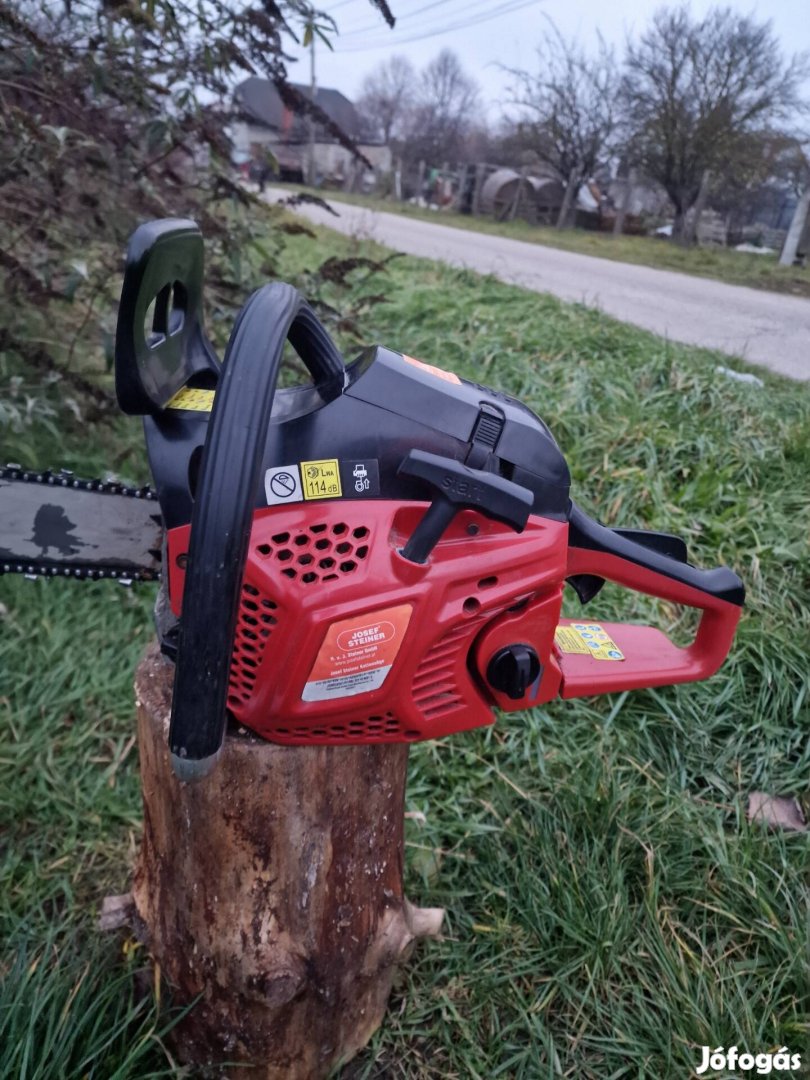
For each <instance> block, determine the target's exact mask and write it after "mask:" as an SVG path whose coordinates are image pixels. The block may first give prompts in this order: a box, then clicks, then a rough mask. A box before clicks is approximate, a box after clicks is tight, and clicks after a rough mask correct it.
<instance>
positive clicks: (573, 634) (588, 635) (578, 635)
mask: <svg viewBox="0 0 810 1080" xmlns="http://www.w3.org/2000/svg"><path fill="white" fill-rule="evenodd" d="M554 644H555V645H556V646H557V648H558V649H559V650H560V652H564V653H579V654H580V655H586V656H592V657H593V658H594V660H624V653H623V652H622V651H621V649H620V648H619V646H618V645H617V644H616V642H615V641H613V639H612V638H610V637H609V636H608V635H607V633H606V632H605V630H604V628H603V627H601V626H600V625H599V623H571V625H570V626H558V627H557V629H556V630H555V631H554Z"/></svg>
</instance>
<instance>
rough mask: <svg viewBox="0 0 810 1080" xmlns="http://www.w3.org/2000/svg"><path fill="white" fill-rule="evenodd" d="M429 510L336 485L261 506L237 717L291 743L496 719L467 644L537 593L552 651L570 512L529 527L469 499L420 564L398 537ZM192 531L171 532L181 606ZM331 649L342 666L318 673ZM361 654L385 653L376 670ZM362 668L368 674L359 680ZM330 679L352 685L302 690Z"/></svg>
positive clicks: (414, 736)
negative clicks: (517, 528) (321, 495)
mask: <svg viewBox="0 0 810 1080" xmlns="http://www.w3.org/2000/svg"><path fill="white" fill-rule="evenodd" d="M425 509H426V507H425V504H424V503H410V504H408V503H404V504H403V503H399V502H389V501H365V502H364V501H360V500H340V501H330V502H325V503H319V504H317V505H313V504H311V503H310V504H303V503H302V504H299V505H297V506H296V507H281V508H278V507H269V508H267V509H264V510H258V511H256V514H255V516H254V520H253V529H252V531H251V536H250V544H249V549H248V556H247V562H246V568H245V574H244V579H243V585H242V596H241V601H240V606H239V617H238V623H237V631H236V640H235V646H234V654H233V661H232V666H231V679H230V692H229V696H228V707H229V709H230V710H231V712H232V713H233V715H234V717H235V718H236V719H237V720H238V721H239V722H241V723H243V724H244V725H245V726H246V727H249V728H251V729H252V730H253V731H255V732H257V733H258V734H259V735H262V736H264V737H265V738H268V739H272V740H273V741H274V742H280V743H296V744H300V743H309V742H318V743H335V744H346V743H368V742H402V741H412V740H418V739H429V738H434V737H436V736H440V735H449V734H452V733H453V732H456V731H462V730H466V729H467V728H473V727H479V726H481V725H484V724H489V723H491V722H492V720H493V713H492V706H493V704H495V701H496V699H495V697H494V695H493V694H492V693H491V692H490V691H489V690H488V688H487V687H486V685H485V683H484V680H483V678H482V677H481V675H480V674H479V673H478V672H477V671H476V670H475V668H474V667H473V665H472V664H471V663H470V660H469V658H470V657H471V655H472V651H473V646H474V644H475V641H476V639H477V637H478V636H479V635H480V634H481V633H482V631H483V630H484V629H485V628H489V627H490V625H491V624H492V621H493V620H494V619H498V617H499V616H503V615H504V613H505V612H506V611H507V609H509V608H511V607H514V606H515V605H516V604H518V603H521V604H525V608H526V609H528V608H529V606H532V607H533V608H534V607H536V606H537V605H539V606H540V607H541V608H542V611H543V615H542V620H541V621H542V627H543V629H542V631H541V635H540V636H541V637H542V639H543V641H542V645H541V647H542V649H543V652H542V653H541V659H544V660H545V661H547V660H548V657H549V655H550V652H551V642H552V638H553V633H554V627H555V626H556V625H557V620H558V617H559V611H560V603H561V597H562V585H563V579H564V576H565V566H566V558H567V535H568V526H567V524H566V523H565V522H556V521H551V520H548V519H546V518H539V517H535V518H531V519H530V521H529V523H528V525H527V527H526V529H525V530H524V532H523V533H521V534H519V535H518V534H516V533H515V532H513V531H512V530H511V529H510V528H508V527H507V526H504V525H500V524H498V523H496V522H493V521H490V520H489V519H488V518H485V517H483V516H481V515H480V514H477V513H474V512H472V511H462V512H461V513H460V514H458V516H457V517H456V518H455V520H454V521H453V523H452V525H451V526H450V528H449V529H448V530H447V532H446V533H445V535H444V537H443V538H442V540H441V541H440V542H439V544H437V546H436V547H435V549H434V551H433V553H432V555H431V559H430V562H429V563H428V564H425V565H417V564H415V563H412V562H408V561H407V560H406V559H403V558H402V556H401V555H400V554H399V553H398V549H399V548H401V547H402V546H403V544H404V543H405V541H406V539H407V538H408V536H409V535H410V534H411V532H412V531H413V529H414V528H415V526H416V524H417V522H418V521H419V519H420V518H421V516H422V515H423V513H424V511H425ZM189 533H190V527H189V526H183V527H181V528H177V529H173V530H171V531H170V532H169V534H168V557H169V591H170V597H171V603H172V609H173V610H174V612H175V614H178V615H179V614H180V606H181V597H182V592H183V583H184V577H185V574H184V571H183V563H184V559H183V558H182V556H183V555H185V553H186V552H187V550H188V538H189ZM406 607H410V609H411V610H410V612H407V611H405V612H403V611H402V610H401V609H403V608H406ZM404 622H407V625H405V626H403V623H404ZM344 623H345V624H346V626H343V624H344ZM335 624H340V625H339V626H338V628H337V629H336V630H335V629H334V628H335ZM391 628H393V634H392V630H391ZM330 629H332V637H331V638H330V637H329V635H330ZM347 631H348V633H347ZM386 635H387V637H386ZM372 638H376V639H377V640H371V639H372ZM332 639H334V640H332ZM342 646H347V648H346V653H347V656H348V660H347V658H346V657H344V656H343V655H342V653H341V647H342ZM375 650H376V653H375ZM333 657H334V658H335V660H334V664H335V665H336V667H335V670H336V671H338V672H339V674H337V676H336V677H335V678H334V679H331V680H330V679H329V678H325V679H324V678H320V677H319V676H322V675H323V674H324V673H325V674H327V675H328V673H329V672H328V670H327V669H328V668H329V665H330V664H331V663H332V662H333V661H332V658H333ZM366 657H370V658H369V659H365V658H366ZM380 660H382V661H385V663H382V664H381V663H379V661H380ZM344 661H346V662H345V663H344ZM341 663H344V666H343V667H341V666H340V665H341ZM364 663H365V664H367V665H373V664H375V663H376V664H377V666H376V667H371V677H370V678H369V677H368V673H367V672H364V671H363V664H364ZM352 664H354V666H355V668H357V669H358V670H354V671H353V670H352ZM382 667H388V668H389V670H388V671H387V672H386V673H385V674H384V675H381V674H380V672H381V668H382ZM364 677H365V678H366V684H365V685H366V686H369V685H370V686H371V687H372V688H370V689H364V688H363V679H364ZM381 677H382V678H383V681H382V684H381V685H379V686H376V687H374V682H375V680H379V679H380V678H381ZM353 679H354V680H355V683H353V682H352V680H353ZM313 686H314V687H315V689H314V690H312V689H311V688H312V687H313ZM308 687H309V688H310V689H309V690H308V689H307V688H308ZM332 689H334V690H336V692H337V694H338V695H341V696H334V697H324V696H320V697H318V698H316V699H315V700H305V695H306V694H308V693H316V694H321V695H323V694H329V693H331V691H332ZM344 691H345V692H346V694H345V696H343V692H344ZM349 691H351V693H350V694H349V693H348V692H349ZM554 692H555V693H556V689H555V691H554ZM549 696H553V694H551V695H549ZM511 707H512V708H519V707H523V706H522V704H519V703H517V702H513V703H511Z"/></svg>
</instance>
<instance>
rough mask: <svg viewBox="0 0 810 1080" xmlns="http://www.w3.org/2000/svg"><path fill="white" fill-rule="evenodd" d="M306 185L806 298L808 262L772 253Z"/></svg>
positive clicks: (383, 207)
mask: <svg viewBox="0 0 810 1080" xmlns="http://www.w3.org/2000/svg"><path fill="white" fill-rule="evenodd" d="M302 190H309V191H311V192H312V193H313V194H316V195H320V196H321V197H323V198H326V199H327V200H328V201H330V202H331V201H335V202H347V203H352V204H354V205H357V206H367V207H369V208H370V209H372V210H379V211H383V212H385V213H389V214H400V215H403V216H405V217H414V218H418V219H420V220H422V221H432V222H434V223H435V222H439V223H441V224H442V225H449V226H452V227H453V228H454V229H469V230H471V231H473V232H482V233H489V234H490V235H493V236H506V237H509V238H510V239H512V240H523V241H525V242H527V243H530V244H545V245H547V246H548V247H554V248H561V249H562V250H564V251H573V252H577V253H578V254H580V255H594V256H596V257H597V258H600V259H614V260H616V261H617V262H628V263H635V264H637V265H640V266H652V267H655V269H657V270H674V271H677V272H678V273H681V274H694V275H696V276H697V277H708V278H714V279H715V280H717V281H724V282H726V283H727V284H729V285H747V286H749V287H750V288H754V289H766V290H770V291H772V292H781V293H789V294H790V295H793V296H804V297H808V298H810V267H804V268H802V267H790V266H780V265H779V263H778V262H777V256H776V255H750V254H746V253H744V252H740V251H734V250H732V249H729V248H709V247H701V248H698V247H695V248H684V247H680V246H679V245H678V244H673V243H671V242H668V241H666V240H661V239H659V238H656V237H648V236H617V237H614V236H612V235H610V234H608V233H599V232H592V231H590V230H586V229H565V230H562V231H560V230H557V229H554V228H551V227H549V226H538V225H530V224H529V223H528V222H526V221H520V220H518V221H495V220H494V219H493V218H491V217H483V216H481V217H472V216H470V215H469V214H459V213H456V212H455V211H453V210H442V211H436V210H428V209H426V208H424V207H418V206H412V205H411V204H410V203H402V202H397V201H396V200H395V199H382V198H378V197H374V196H368V195H353V194H347V193H344V192H342V191H336V192H328V191H327V192H324V191H316V190H315V189H314V188H311V189H306V188H304V189H302Z"/></svg>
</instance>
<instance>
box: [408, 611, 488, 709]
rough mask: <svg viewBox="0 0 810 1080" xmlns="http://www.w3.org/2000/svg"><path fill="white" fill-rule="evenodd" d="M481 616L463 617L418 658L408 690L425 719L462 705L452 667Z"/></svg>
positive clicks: (462, 701)
mask: <svg viewBox="0 0 810 1080" xmlns="http://www.w3.org/2000/svg"><path fill="white" fill-rule="evenodd" d="M481 621H482V617H480V616H479V618H477V619H467V620H466V621H465V622H464V623H463V624H462V625H460V626H457V627H456V628H455V629H453V630H451V631H450V632H449V633H447V634H445V636H444V637H443V638H442V639H441V640H440V641H438V642H437V643H436V644H435V645H434V646H433V648H432V649H431V650H430V652H429V653H427V655H426V656H425V658H424V659H423V660H422V663H421V664H420V665H419V667H418V668H417V671H416V674H415V675H414V677H413V683H412V684H411V690H412V693H413V700H414V703H415V705H416V707H417V708H418V709H420V710H421V712H422V714H423V716H424V717H425V719H426V720H438V719H439V717H442V716H446V715H447V714H448V713H451V712H455V710H456V709H459V708H462V707H463V705H464V700H463V698H462V696H461V693H460V691H459V689H458V686H457V685H456V679H455V674H454V670H453V669H454V668H455V665H456V661H457V659H458V652H459V648H461V647H462V645H464V644H466V642H467V641H469V640H470V639H471V629H472V627H474V626H476V625H478V624H479V623H480V622H481Z"/></svg>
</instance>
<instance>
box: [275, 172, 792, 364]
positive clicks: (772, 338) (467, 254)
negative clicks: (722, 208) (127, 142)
mask: <svg viewBox="0 0 810 1080" xmlns="http://www.w3.org/2000/svg"><path fill="white" fill-rule="evenodd" d="M290 194H291V192H290V191H289V190H287V191H282V190H280V189H278V188H273V189H271V190H269V191H268V193H267V198H268V199H276V198H286V197H288V196H289V195H290ZM329 203H330V205H332V206H333V207H334V208H335V209H336V210H337V211H338V212H339V214H340V216H339V217H333V216H332V215H331V214H329V213H327V212H326V211H325V210H323V209H321V208H320V207H317V206H302V207H299V208H298V210H297V211H296V212H297V213H301V214H303V215H304V216H305V217H307V218H309V219H310V220H311V221H313V222H315V223H317V224H319V225H328V226H329V227H330V228H332V229H337V230H338V231H339V232H343V233H348V234H350V235H357V236H360V237H367V238H369V239H371V240H375V241H377V243H380V244H384V245H385V246H386V247H390V248H393V249H394V250H396V251H403V252H405V253H407V254H408V255H418V256H421V257H423V258H427V259H438V260H441V261H442V262H446V263H449V264H450V265H451V266H460V267H466V268H468V269H470V270H475V271H478V272H479V273H481V274H494V276H495V277H497V278H500V280H501V281H506V282H509V283H510V284H513V285H520V286H522V287H523V288H525V289H533V290H534V291H535V292H547V293H552V294H553V295H554V296H557V297H559V298H560V299H561V300H568V301H573V302H576V303H580V304H585V305H587V306H588V307H595V308H599V309H600V310H602V311H604V312H606V313H607V314H608V315H612V316H613V317H614V318H616V319H621V320H622V321H623V322H628V323H633V324H634V325H635V326H640V327H642V328H643V329H644V330H651V331H652V332H653V333H655V334H660V335H661V336H662V337H667V338H670V339H671V340H673V341H681V342H684V343H686V344H688V345H700V346H703V347H705V348H707V349H719V350H720V351H721V352H724V353H727V354H729V355H730V356H739V357H742V358H743V359H745V360H748V361H749V362H750V363H753V364H762V365H763V367H767V368H770V369H771V371H776V372H779V373H780V374H782V375H787V376H789V377H790V378H793V379H801V380H810V300H806V299H803V298H800V297H794V296H784V295H782V294H780V293H772V292H765V291H764V290H759V289H747V288H744V287H742V286H740V285H725V284H723V283H722V282H719V281H712V280H710V279H709V278H700V277H690V276H689V275H688V274H677V273H673V272H672V271H670V270H653V269H651V268H650V267H647V266H633V265H632V264H630V263H621V262H614V261H612V260H610V259H598V258H594V257H593V256H591V255H578V254H575V253H573V252H570V251H559V250H557V249H556V248H551V247H544V246H543V245H541V244H527V243H524V242H523V241H521V240H511V239H508V238H507V237H503V236H491V235H488V234H486V233H477V232H473V231H470V230H467V229H454V228H452V227H450V226H448V225H442V224H441V223H440V222H438V221H437V222H435V223H434V222H432V221H421V220H419V219H417V218H412V217H403V216H400V215H398V214H385V213H380V212H379V211H376V210H369V209H367V208H366V207H362V206H352V205H349V204H348V203H341V202H337V201H336V200H334V199H332V198H331V197H330V198H329ZM653 242H654V241H651V243H653Z"/></svg>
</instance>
